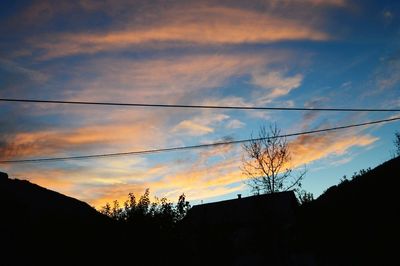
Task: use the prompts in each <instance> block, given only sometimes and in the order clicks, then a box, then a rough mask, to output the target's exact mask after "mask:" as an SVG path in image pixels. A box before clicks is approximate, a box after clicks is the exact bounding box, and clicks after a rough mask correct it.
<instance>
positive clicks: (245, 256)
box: [184, 191, 299, 265]
mask: <svg viewBox="0 0 400 266" xmlns="http://www.w3.org/2000/svg"><path fill="white" fill-rule="evenodd" d="M298 206H299V203H298V201H297V199H296V196H295V195H294V193H293V191H288V192H279V193H274V194H264V195H255V196H250V197H245V198H241V197H238V198H237V199H232V200H225V201H220V202H214V203H208V204H201V205H196V206H194V207H193V208H192V209H191V210H190V211H189V213H188V215H187V217H186V218H185V221H184V228H185V232H186V234H188V235H186V237H187V238H188V239H187V241H186V242H187V244H188V245H189V246H190V249H191V251H192V256H193V258H196V259H194V261H193V262H194V263H195V264H196V263H197V264H198V265H200V264H208V265H209V264H219V265H266V264H268V265H285V264H287V263H288V260H290V241H292V239H291V238H292V235H293V228H294V227H295V224H296V218H295V217H296V211H297V208H298ZM198 251H201V252H198Z"/></svg>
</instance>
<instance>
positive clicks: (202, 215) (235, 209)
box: [187, 191, 298, 225]
mask: <svg viewBox="0 0 400 266" xmlns="http://www.w3.org/2000/svg"><path fill="white" fill-rule="evenodd" d="M297 206H298V202H297V199H296V197H295V195H294V193H293V191H287V192H279V193H274V194H263V195H256V196H250V197H245V198H238V199H231V200H225V201H219V202H213V203H208V204H201V205H196V206H194V207H193V208H192V209H191V210H190V212H189V214H188V217H187V219H188V220H189V222H191V223H194V224H202V225H212V224H250V223H251V224H257V223H264V222H269V223H270V222H274V223H275V222H276V223H279V222H280V221H282V220H287V219H291V217H292V216H294V210H295V208H296V207H297ZM271 218H273V219H271ZM272 220H273V221H272Z"/></svg>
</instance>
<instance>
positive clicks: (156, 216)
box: [100, 189, 190, 228]
mask: <svg viewBox="0 0 400 266" xmlns="http://www.w3.org/2000/svg"><path fill="white" fill-rule="evenodd" d="M189 209H190V204H189V202H187V201H186V198H185V194H182V195H180V196H179V199H178V202H177V204H176V205H175V206H174V204H173V203H171V202H169V201H168V199H167V198H165V197H163V198H161V200H158V198H155V200H154V201H153V202H151V201H150V190H149V189H146V190H145V192H144V194H143V195H142V196H141V197H140V198H139V200H138V201H137V202H136V197H135V196H134V195H133V193H129V195H128V199H127V200H126V201H125V202H124V208H121V207H120V205H119V202H118V201H117V200H115V201H114V202H113V206H112V207H111V205H110V204H109V203H107V204H106V205H105V206H103V207H102V208H101V209H100V212H101V213H103V214H105V215H107V216H109V217H111V218H113V219H114V220H117V221H124V222H127V223H129V224H137V225H144V224H146V226H149V225H151V224H153V225H154V226H156V227H158V228H172V227H173V226H174V224H176V223H177V222H179V221H180V220H182V219H183V218H184V217H185V216H186V214H187V212H188V211H189Z"/></svg>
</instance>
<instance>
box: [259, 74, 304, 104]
mask: <svg viewBox="0 0 400 266" xmlns="http://www.w3.org/2000/svg"><path fill="white" fill-rule="evenodd" d="M302 80H303V76H302V75H301V74H297V75H294V76H289V77H288V76H284V75H283V74H282V73H281V72H276V71H271V72H261V73H259V72H256V73H254V74H253V75H252V80H251V82H252V84H254V85H256V86H258V87H261V88H263V89H265V91H263V92H257V94H258V97H257V99H258V102H259V103H261V104H264V103H269V102H271V101H272V100H273V99H275V98H278V97H282V96H285V95H287V94H289V93H290V92H291V91H292V90H293V89H295V88H298V87H299V86H300V85H301V81H302Z"/></svg>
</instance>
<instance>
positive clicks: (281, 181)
mask: <svg viewBox="0 0 400 266" xmlns="http://www.w3.org/2000/svg"><path fill="white" fill-rule="evenodd" d="M243 149H244V151H245V154H244V156H243V158H242V162H243V165H242V168H241V169H242V171H243V174H244V175H246V177H247V178H248V180H247V181H246V183H247V184H248V185H249V186H250V187H251V188H252V189H253V192H254V193H255V194H259V193H260V192H262V193H276V192H279V191H287V190H291V189H298V188H300V187H301V180H302V179H303V177H304V175H305V173H306V170H305V169H304V171H302V172H301V173H300V174H298V175H296V176H295V175H293V169H292V168H291V167H290V160H291V156H290V152H289V145H288V142H287V140H286V138H285V137H282V136H281V131H280V129H279V128H278V127H277V126H276V124H273V125H270V126H269V129H268V130H267V129H266V127H265V126H262V127H261V128H260V130H259V133H258V137H257V138H254V137H252V138H251V141H250V142H249V143H248V144H244V145H243Z"/></svg>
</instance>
